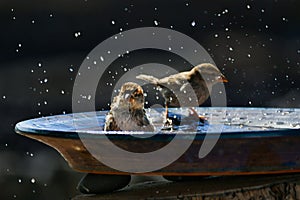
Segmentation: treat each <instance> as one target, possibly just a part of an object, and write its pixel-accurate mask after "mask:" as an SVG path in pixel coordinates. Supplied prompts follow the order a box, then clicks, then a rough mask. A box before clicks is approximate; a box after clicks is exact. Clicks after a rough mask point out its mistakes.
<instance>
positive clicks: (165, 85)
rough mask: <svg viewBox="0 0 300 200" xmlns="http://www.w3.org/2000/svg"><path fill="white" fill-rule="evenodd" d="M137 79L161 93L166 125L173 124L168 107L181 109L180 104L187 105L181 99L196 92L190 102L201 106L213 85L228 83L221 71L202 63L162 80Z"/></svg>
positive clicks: (141, 76) (146, 77) (143, 77)
mask: <svg viewBox="0 0 300 200" xmlns="http://www.w3.org/2000/svg"><path fill="white" fill-rule="evenodd" d="M136 78H137V79H141V80H144V81H146V82H149V83H151V84H154V85H155V86H156V88H157V89H158V90H159V91H160V92H161V94H162V96H163V97H164V99H165V107H166V112H165V118H166V119H165V120H166V123H165V124H166V125H169V124H170V123H171V122H172V120H170V119H169V118H168V116H169V113H168V107H179V106H180V103H183V104H184V103H185V102H184V101H181V102H179V99H186V98H187V97H188V96H189V94H191V92H194V94H195V95H194V99H192V97H189V101H194V102H196V103H197V104H198V105H201V104H203V103H204V102H205V101H206V100H207V99H208V97H209V94H210V92H211V90H212V87H213V85H215V84H216V83H219V82H222V83H226V82H228V80H227V79H226V78H225V76H224V75H223V74H222V73H221V72H220V70H219V69H218V68H217V67H216V66H215V65H213V64H211V63H202V64H199V65H197V66H195V67H194V68H192V69H191V70H190V71H184V72H180V73H177V74H174V75H171V76H168V77H164V78H161V79H158V78H156V77H153V76H150V75H144V74H141V75H138V76H137V77H136ZM192 90H193V91H192ZM191 96H192V95H191ZM177 97H180V98H177ZM195 98H196V99H195ZM181 106H182V105H181ZM199 119H200V121H203V120H204V118H203V117H202V116H200V118H199Z"/></svg>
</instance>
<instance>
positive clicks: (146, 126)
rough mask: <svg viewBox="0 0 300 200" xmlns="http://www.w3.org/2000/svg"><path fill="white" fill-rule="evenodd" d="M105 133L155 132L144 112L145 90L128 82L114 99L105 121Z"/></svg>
mask: <svg viewBox="0 0 300 200" xmlns="http://www.w3.org/2000/svg"><path fill="white" fill-rule="evenodd" d="M104 130H105V131H154V126H153V125H152V124H151V122H150V120H149V119H148V117H147V115H146V112H145V110H144V94H143V89H142V87H141V86H139V85H138V84H136V83H132V82H127V83H124V84H123V85H122V87H121V90H120V93H119V94H118V95H117V96H116V97H114V99H113V102H112V103H111V109H110V111H109V112H108V114H107V116H106V119H105V126H104Z"/></svg>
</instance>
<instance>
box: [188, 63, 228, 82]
mask: <svg viewBox="0 0 300 200" xmlns="http://www.w3.org/2000/svg"><path fill="white" fill-rule="evenodd" d="M191 74H193V75H196V76H201V77H202V79H204V80H205V82H206V83H207V84H211V85H214V84H216V83H220V82H221V83H227V82H228V80H227V79H226V77H225V76H224V75H223V74H222V73H221V72H220V70H219V69H218V68H217V67H216V66H214V65H213V64H210V63H203V64H200V65H197V66H196V67H194V68H193V69H192V70H191Z"/></svg>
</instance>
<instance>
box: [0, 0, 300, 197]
mask: <svg viewBox="0 0 300 200" xmlns="http://www.w3.org/2000/svg"><path fill="white" fill-rule="evenodd" d="M299 8H300V1H297V0H263V1H258V0H256V1H253V0H251V1H233V0H227V1H221V0H219V1H217V0H210V1H190V0H188V1H178V0H175V1H161V0H160V1H159V0H152V1H134V0H123V1H110V0H51V1H50V0H44V1H37V0H28V1H20V0H19V1H18V0H2V1H1V2H0V24H1V31H0V109H1V112H0V119H1V123H0V130H1V133H0V177H1V178H0V187H1V189H2V190H1V192H0V199H5V200H6V199H31V200H34V199H45V200H47V199H68V198H70V197H72V196H75V195H76V194H77V192H76V189H75V188H76V184H77V182H78V181H79V180H80V177H81V176H82V174H80V173H77V172H74V171H73V170H71V169H70V168H69V167H68V165H67V163H66V162H65V161H64V160H63V158H62V157H61V156H60V155H59V154H58V153H57V152H56V151H55V150H53V149H52V148H50V147H48V146H46V145H44V144H41V143H39V142H36V141H33V140H30V139H27V138H25V137H22V136H19V135H17V134H15V133H14V126H15V124H16V123H17V122H18V121H22V120H25V119H30V118H35V117H41V116H48V115H54V114H63V113H71V112H72V109H71V103H72V101H71V100H72V99H71V97H72V87H73V82H74V79H75V76H76V73H77V70H78V68H79V67H80V65H81V63H82V61H83V59H84V58H85V57H86V56H87V55H88V53H89V52H90V51H91V50H92V49H93V48H94V47H95V46H96V45H97V44H99V43H100V42H102V41H103V40H105V39H106V38H108V37H110V36H112V35H114V34H117V33H119V32H120V31H126V30H129V29H132V28H138V27H146V26H160V27H165V28H170V29H174V30H176V31H180V32H182V33H184V34H186V35H188V36H190V37H192V38H193V39H195V40H196V41H197V42H198V43H200V44H201V45H202V46H203V47H204V48H205V49H206V50H207V51H208V52H209V53H210V55H211V56H212V58H213V59H214V61H215V63H216V64H217V66H218V67H219V69H221V71H222V72H223V73H224V74H225V75H226V77H227V78H228V79H229V80H230V82H229V83H228V84H226V92H227V103H228V106H247V107H299V106H300V101H299V99H300V91H299V87H300V85H299V78H300V64H299V63H300V26H299V24H300V12H299ZM136 55H139V54H138V53H137V54H136ZM136 55H135V56H136ZM143 55H144V56H145V55H147V54H143ZM155 56H156V54H155V52H152V53H150V54H149V55H148V56H146V57H147V61H149V60H150V61H151V58H155ZM131 58H134V56H130V55H128V56H127V57H126V58H124V60H123V61H122V60H121V61H120V62H124V64H123V66H127V68H131V67H134V66H133V64H132V62H129V61H128V60H130V59H131ZM149 58H150V59H149ZM120 62H119V63H118V64H120ZM133 63H134V62H133ZM173 64H174V66H173V67H174V68H176V66H179V64H180V62H177V63H176V62H175V63H173ZM169 65H170V66H171V65H172V63H169ZM115 67H116V66H115ZM178 70H180V68H179V69H178ZM112 82H113V81H112ZM99 84H100V85H101V84H102V83H99ZM105 84H106V83H103V85H105ZM107 88H110V85H108V86H107ZM111 88H112V87H111ZM109 102H110V94H108V95H106V96H103V95H102V96H101V99H100V100H99V101H98V103H97V105H96V106H97V109H108V108H109V104H108V103H109ZM151 103H152V104H153V103H156V102H154V101H152V102H150V103H149V105H151Z"/></svg>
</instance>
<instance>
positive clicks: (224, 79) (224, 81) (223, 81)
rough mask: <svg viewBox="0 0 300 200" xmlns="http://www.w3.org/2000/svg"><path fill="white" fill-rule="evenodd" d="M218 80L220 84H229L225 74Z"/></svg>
mask: <svg viewBox="0 0 300 200" xmlns="http://www.w3.org/2000/svg"><path fill="white" fill-rule="evenodd" d="M217 80H218V82H220V83H227V82H228V80H227V78H226V77H225V76H224V75H223V74H222V75H221V76H219V77H218V79H217Z"/></svg>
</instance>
